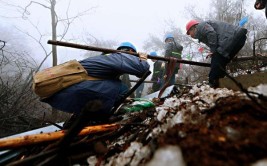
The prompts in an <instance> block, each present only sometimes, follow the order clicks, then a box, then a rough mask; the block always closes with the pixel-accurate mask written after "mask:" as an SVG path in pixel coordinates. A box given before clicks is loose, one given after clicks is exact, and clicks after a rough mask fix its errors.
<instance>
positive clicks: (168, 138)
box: [157, 97, 267, 166]
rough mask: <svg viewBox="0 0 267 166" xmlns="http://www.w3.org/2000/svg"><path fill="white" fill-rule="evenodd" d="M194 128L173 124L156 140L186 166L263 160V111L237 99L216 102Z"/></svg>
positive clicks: (266, 134)
mask: <svg viewBox="0 0 267 166" xmlns="http://www.w3.org/2000/svg"><path fill="white" fill-rule="evenodd" d="M202 114H206V118H205V119H204V120H203V121H202V122H200V123H198V124H197V125H194V124H191V123H188V124H186V123H185V124H184V123H183V124H177V125H175V126H174V127H172V128H170V129H168V131H167V132H166V133H165V134H163V135H161V136H160V137H159V138H158V139H157V140H158V143H159V147H161V146H166V145H177V146H179V147H180V148H181V150H182V154H183V157H184V161H185V163H186V164H187V165H188V166H195V165H203V166H225V165H227V166H237V165H251V164H252V163H255V162H256V161H258V160H260V159H263V158H267V110H263V109H261V108H259V107H258V106H257V105H256V104H255V103H254V102H252V101H250V100H247V99H239V98H237V97H227V98H222V99H221V100H218V102H217V105H216V107H214V108H212V109H209V110H207V111H203V112H202Z"/></svg>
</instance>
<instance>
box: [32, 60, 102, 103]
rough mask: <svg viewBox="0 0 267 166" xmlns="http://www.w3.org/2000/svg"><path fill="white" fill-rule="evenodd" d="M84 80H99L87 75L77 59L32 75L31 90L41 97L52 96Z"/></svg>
mask: <svg viewBox="0 0 267 166" xmlns="http://www.w3.org/2000/svg"><path fill="white" fill-rule="evenodd" d="M84 80H100V79H98V78H95V77H91V76H88V74H87V71H86V70H85V69H84V68H83V66H82V65H81V64H80V63H79V62H78V61H77V60H71V61H68V62H66V63H63V64H60V65H57V66H54V67H50V68H47V69H45V70H42V71H39V72H37V73H36V74H35V75H34V76H33V86H32V88H33V91H34V92H35V93H36V94H37V95H38V96H40V97H41V98H47V97H49V96H52V95H53V94H55V93H56V92H58V91H60V90H62V89H64V88H66V87H69V86H70V85H73V84H76V83H79V82H82V81H84Z"/></svg>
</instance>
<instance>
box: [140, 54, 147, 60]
mask: <svg viewBox="0 0 267 166" xmlns="http://www.w3.org/2000/svg"><path fill="white" fill-rule="evenodd" d="M138 55H139V59H140V61H146V60H147V54H146V53H143V52H138Z"/></svg>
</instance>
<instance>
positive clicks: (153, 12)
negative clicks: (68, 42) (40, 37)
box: [0, 0, 210, 50]
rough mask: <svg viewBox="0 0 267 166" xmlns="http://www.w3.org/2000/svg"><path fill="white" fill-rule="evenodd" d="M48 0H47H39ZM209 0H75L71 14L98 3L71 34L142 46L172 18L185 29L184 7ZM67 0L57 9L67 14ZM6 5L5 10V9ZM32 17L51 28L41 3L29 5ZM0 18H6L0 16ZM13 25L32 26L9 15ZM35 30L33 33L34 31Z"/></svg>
mask: <svg viewBox="0 0 267 166" xmlns="http://www.w3.org/2000/svg"><path fill="white" fill-rule="evenodd" d="M36 1H37V2H40V3H44V4H46V3H45V0H36ZM209 1H210V0H191V1H181V0H165V1H160V0H134V1H127V0H90V1H85V0H75V1H74V0H73V1H71V7H70V15H71V14H73V15H74V14H75V13H77V12H79V11H80V12H81V11H84V10H86V9H89V8H91V7H95V8H94V9H93V10H92V11H91V12H89V14H88V15H86V16H84V17H82V18H81V19H79V20H76V21H75V23H74V24H73V25H72V27H71V29H70V30H71V31H70V32H69V34H71V35H73V36H78V35H79V34H82V33H84V32H87V33H90V34H91V35H93V36H95V37H97V38H100V39H102V40H117V41H119V42H123V41H131V42H132V43H133V44H135V45H136V47H137V48H138V49H139V50H140V49H142V45H143V42H144V40H145V39H147V37H148V35H149V34H159V35H161V34H163V33H164V31H166V30H167V29H166V21H169V20H173V21H174V22H175V24H177V26H178V27H181V28H183V29H184V27H185V24H186V21H187V20H188V18H184V16H185V14H184V8H185V6H186V5H188V4H198V9H199V11H204V10H207V8H208V3H209ZM28 2H29V0H20V1H17V0H9V3H10V4H13V5H20V6H26V4H28ZM64 3H65V0H64V1H63V0H61V1H59V2H58V4H57V6H56V9H57V11H60V14H61V15H63V14H65V9H66V7H67V4H66V3H65V4H64ZM0 8H1V11H0V15H1V16H5V15H7V13H8V16H11V15H12V16H17V15H18V14H16V11H15V10H11V9H9V10H6V7H5V8H4V7H3V6H2V7H0ZM3 9H4V10H3ZM29 9H30V11H31V16H30V18H31V20H33V23H38V25H39V26H40V27H41V28H40V29H41V31H42V32H46V31H47V32H49V31H50V27H49V25H50V24H49V23H50V13H49V11H48V10H47V9H45V8H43V7H40V6H38V5H33V6H32V7H31V8H29ZM0 19H1V20H2V19H3V18H0ZM5 21H7V22H8V24H10V25H17V26H19V27H23V28H25V29H28V28H29V25H28V26H26V25H24V24H23V22H21V21H18V20H16V19H6V20H5ZM33 34H34V33H33Z"/></svg>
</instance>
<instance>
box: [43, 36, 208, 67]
mask: <svg viewBox="0 0 267 166" xmlns="http://www.w3.org/2000/svg"><path fill="white" fill-rule="evenodd" d="M47 43H48V44H52V45H58V46H64V47H71V48H78V49H83V50H90V51H99V52H104V53H117V52H122V53H127V54H131V55H134V56H138V53H135V52H128V51H122V50H114V49H107V48H100V47H93V46H88V45H81V44H75V43H69V42H62V41H54V40H48V42H47ZM148 58H149V59H155V60H161V61H169V59H168V58H164V57H159V56H151V55H148ZM176 62H177V63H184V64H189V65H196V66H203V67H210V63H204V62H195V61H187V60H182V59H177V60H176Z"/></svg>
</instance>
